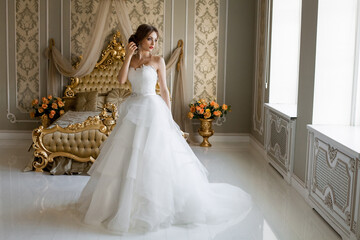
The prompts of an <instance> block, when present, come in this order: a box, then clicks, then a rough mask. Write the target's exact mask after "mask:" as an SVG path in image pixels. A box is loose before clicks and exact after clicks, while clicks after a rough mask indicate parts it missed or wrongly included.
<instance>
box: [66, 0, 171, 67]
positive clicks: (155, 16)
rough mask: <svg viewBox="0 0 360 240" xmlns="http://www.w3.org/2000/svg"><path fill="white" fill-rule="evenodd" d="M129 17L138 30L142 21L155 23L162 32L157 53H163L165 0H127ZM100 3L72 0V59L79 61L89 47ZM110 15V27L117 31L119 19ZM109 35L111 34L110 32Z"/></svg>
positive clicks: (134, 27) (91, 0)
mask: <svg viewBox="0 0 360 240" xmlns="http://www.w3.org/2000/svg"><path fill="white" fill-rule="evenodd" d="M126 3H127V7H128V9H129V12H130V13H129V17H130V21H131V23H132V28H133V29H134V30H136V28H137V26H139V25H140V24H141V23H147V24H151V25H154V26H155V27H156V28H157V29H158V30H159V34H160V39H159V41H158V47H157V49H156V50H155V51H156V52H155V54H160V55H162V54H163V39H162V36H163V32H164V0H144V1H138V0H127V1H126ZM98 5H99V0H71V56H72V61H73V62H77V61H78V56H80V55H82V53H83V50H84V49H85V47H87V45H86V44H87V43H88V38H89V35H90V33H91V29H92V27H93V26H94V24H95V23H94V21H95V13H96V11H97V8H98ZM112 8H113V11H112V12H113V13H114V14H113V15H112V16H110V22H109V25H110V29H112V31H116V30H118V29H119V28H118V27H117V25H118V21H117V17H116V15H115V8H114V5H112ZM109 35H111V34H110V33H109Z"/></svg>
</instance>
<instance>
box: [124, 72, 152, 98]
mask: <svg viewBox="0 0 360 240" xmlns="http://www.w3.org/2000/svg"><path fill="white" fill-rule="evenodd" d="M128 78H129V81H130V83H131V88H132V92H133V93H134V94H139V95H155V94H156V92H155V86H156V82H157V78H158V76H157V73H156V70H155V68H154V67H152V66H150V65H142V66H141V67H139V68H137V69H135V68H132V67H131V68H129V75H128Z"/></svg>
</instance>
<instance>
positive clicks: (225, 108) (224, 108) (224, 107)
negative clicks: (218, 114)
mask: <svg viewBox="0 0 360 240" xmlns="http://www.w3.org/2000/svg"><path fill="white" fill-rule="evenodd" d="M222 109H223V110H225V111H226V110H227V109H228V106H227V105H226V104H225V103H224V104H223V105H222Z"/></svg>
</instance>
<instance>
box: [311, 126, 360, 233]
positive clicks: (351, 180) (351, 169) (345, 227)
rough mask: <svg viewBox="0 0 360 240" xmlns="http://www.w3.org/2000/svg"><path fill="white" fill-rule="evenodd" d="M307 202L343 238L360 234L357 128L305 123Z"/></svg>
mask: <svg viewBox="0 0 360 240" xmlns="http://www.w3.org/2000/svg"><path fill="white" fill-rule="evenodd" d="M307 129H308V155H307V162H308V169H307V181H308V183H307V186H308V194H309V197H308V199H309V203H310V205H311V206H312V207H313V208H314V209H315V210H316V211H317V212H318V213H319V214H320V215H321V216H322V217H323V218H324V219H325V220H326V221H327V222H328V223H329V224H330V225H331V226H332V227H333V228H334V229H335V231H337V232H338V233H339V234H340V235H341V237H342V239H359V237H360V228H359V227H360V226H358V223H359V221H360V214H359V213H360V206H359V199H360V182H359V181H360V178H359V177H360V171H359V170H360V161H359V156H360V148H359V147H358V146H359V145H358V142H359V141H357V139H358V138H357V137H356V136H358V134H359V133H360V128H359V127H350V126H326V125H308V126H307Z"/></svg>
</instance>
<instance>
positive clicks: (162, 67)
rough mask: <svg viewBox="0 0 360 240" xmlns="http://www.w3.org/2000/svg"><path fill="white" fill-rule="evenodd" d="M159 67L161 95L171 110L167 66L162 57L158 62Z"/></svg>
mask: <svg viewBox="0 0 360 240" xmlns="http://www.w3.org/2000/svg"><path fill="white" fill-rule="evenodd" d="M158 66H159V68H158V70H157V72H158V76H159V85H160V95H161V97H162V99H164V101H165V103H166V105H167V106H168V107H169V109H170V110H171V104H170V95H169V90H168V88H167V85H166V66H165V61H164V59H163V58H162V57H160V59H159V61H158Z"/></svg>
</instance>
